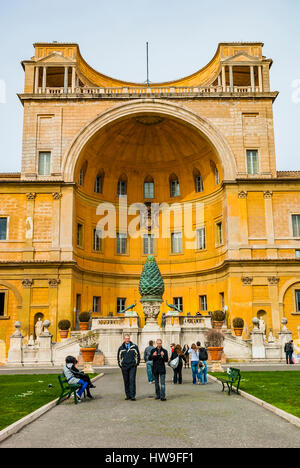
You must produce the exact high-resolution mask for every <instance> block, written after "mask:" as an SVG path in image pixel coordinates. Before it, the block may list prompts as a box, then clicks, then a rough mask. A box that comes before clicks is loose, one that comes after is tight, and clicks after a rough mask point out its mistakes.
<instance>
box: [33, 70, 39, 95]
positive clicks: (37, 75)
mask: <svg viewBox="0 0 300 468" xmlns="http://www.w3.org/2000/svg"><path fill="white" fill-rule="evenodd" d="M39 77H40V67H35V74H34V93H35V94H37V93H38V89H39Z"/></svg>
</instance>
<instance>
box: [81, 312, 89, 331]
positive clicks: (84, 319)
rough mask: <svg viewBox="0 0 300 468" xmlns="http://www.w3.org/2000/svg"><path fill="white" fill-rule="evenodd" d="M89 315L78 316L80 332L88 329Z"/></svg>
mask: <svg viewBox="0 0 300 468" xmlns="http://www.w3.org/2000/svg"><path fill="white" fill-rule="evenodd" d="M90 318H91V316H90V313H89V312H81V314H80V315H79V328H80V330H82V331H85V330H88V329H89V322H90Z"/></svg>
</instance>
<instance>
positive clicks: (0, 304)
mask: <svg viewBox="0 0 300 468" xmlns="http://www.w3.org/2000/svg"><path fill="white" fill-rule="evenodd" d="M5 296H6V294H5V293H4V292H1V293H0V317H4V315H5Z"/></svg>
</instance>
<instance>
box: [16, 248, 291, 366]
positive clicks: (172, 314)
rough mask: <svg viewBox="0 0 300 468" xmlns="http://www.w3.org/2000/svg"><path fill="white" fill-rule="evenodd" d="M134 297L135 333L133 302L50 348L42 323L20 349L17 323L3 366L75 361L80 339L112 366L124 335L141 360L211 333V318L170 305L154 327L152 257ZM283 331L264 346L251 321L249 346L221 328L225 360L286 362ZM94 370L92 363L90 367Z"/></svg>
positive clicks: (156, 274) (158, 294) (287, 335)
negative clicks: (158, 348)
mask: <svg viewBox="0 0 300 468" xmlns="http://www.w3.org/2000/svg"><path fill="white" fill-rule="evenodd" d="M139 292H140V295H141V298H140V302H141V304H142V306H143V313H144V315H145V326H144V328H141V327H140V323H139V322H140V321H139V316H138V314H137V312H136V310H135V307H136V305H137V302H135V304H132V305H131V306H129V307H127V308H126V309H125V310H123V311H122V315H123V316H122V317H101V318H97V319H93V320H92V325H91V330H89V331H81V332H79V331H73V332H71V337H70V338H69V339H64V340H62V341H61V342H60V343H52V336H51V335H50V333H49V331H48V329H49V326H50V322H49V321H45V322H43V325H42V328H41V333H40V334H39V336H38V338H37V342H36V343H31V344H28V345H24V341H23V336H22V333H21V323H19V322H17V323H16V332H15V333H14V334H13V335H12V336H11V344H10V351H9V356H8V365H9V366H14V367H23V366H24V367H26V366H36V367H39V366H40V367H49V366H61V365H63V364H64V361H65V358H66V356H68V355H74V356H78V357H79V356H80V343H81V341H82V339H83V338H84V337H83V335H84V334H85V333H89V334H91V333H94V335H95V339H97V343H98V351H99V353H101V356H102V358H103V361H101V363H103V362H104V364H106V365H116V364H117V352H118V348H119V347H120V345H121V343H122V342H123V337H124V335H125V334H130V336H131V340H132V341H133V342H134V343H136V344H137V345H138V346H139V348H140V351H141V355H142V356H143V352H144V349H145V348H146V347H147V345H148V343H149V341H150V340H152V341H154V342H155V341H156V340H157V339H158V338H160V339H162V340H163V344H164V347H165V348H167V349H170V346H171V344H172V343H177V344H181V345H184V344H186V343H187V344H189V345H191V344H192V343H196V342H197V341H200V342H201V343H202V344H205V342H206V334H207V332H208V331H209V330H210V329H211V328H212V318H211V316H183V314H182V313H181V311H180V310H179V309H178V308H177V307H176V306H173V305H171V304H168V302H167V305H168V306H169V308H170V310H169V312H168V313H167V314H166V316H165V317H164V319H163V320H162V321H161V325H159V324H158V320H157V318H158V316H159V314H160V310H161V305H162V303H163V296H164V292H165V286H164V280H163V278H162V275H161V272H160V270H159V267H158V265H157V263H156V260H155V257H154V256H152V255H150V256H149V257H148V258H147V261H146V263H145V265H144V268H143V271H142V273H141V278H140V284H139ZM282 325H283V328H282V330H281V332H280V333H279V334H278V338H276V337H274V336H273V335H272V336H271V337H269V340H268V341H267V340H266V336H265V328H264V327H263V324H262V323H260V322H259V320H258V319H257V318H254V319H253V331H252V333H251V339H250V340H243V339H242V338H241V337H236V336H233V335H232V331H231V330H229V329H226V326H225V325H224V327H223V329H222V332H223V333H224V335H225V340H224V356H223V361H224V360H226V359H227V360H228V361H230V360H234V361H241V362H264V361H267V362H282V361H284V359H285V354H284V345H285V344H286V343H287V342H288V341H290V340H291V339H292V334H291V332H290V331H289V330H288V328H287V320H286V319H285V318H283V319H282ZM95 364H96V363H95Z"/></svg>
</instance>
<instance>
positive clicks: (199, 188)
mask: <svg viewBox="0 0 300 468" xmlns="http://www.w3.org/2000/svg"><path fill="white" fill-rule="evenodd" d="M193 176H194V182H195V192H197V193H200V192H203V191H204V187H203V179H202V176H201V174H200V172H199V171H198V169H194V170H193Z"/></svg>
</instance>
